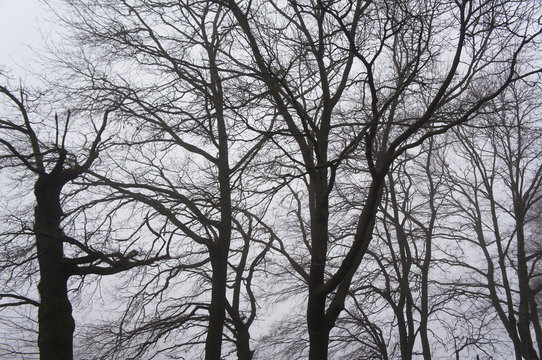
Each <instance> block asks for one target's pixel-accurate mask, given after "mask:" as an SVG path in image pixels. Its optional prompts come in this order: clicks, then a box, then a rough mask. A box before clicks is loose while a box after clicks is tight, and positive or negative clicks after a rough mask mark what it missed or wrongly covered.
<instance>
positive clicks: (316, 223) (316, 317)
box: [307, 169, 330, 360]
mask: <svg viewBox="0 0 542 360" xmlns="http://www.w3.org/2000/svg"><path fill="white" fill-rule="evenodd" d="M326 180H327V171H326V170H325V169H320V170H317V171H316V172H315V173H314V174H313V175H312V176H311V184H310V196H309V201H310V204H311V240H312V244H311V245H312V249H311V265H310V274H309V298H308V303H307V328H308V331H309V346H310V348H309V359H310V360H325V359H327V356H328V342H329V331H330V329H329V327H328V325H327V323H326V294H325V293H322V292H321V290H322V286H323V285H324V280H325V279H324V275H325V264H326V257H327V244H328V218H329V214H328V211H329V204H328V198H327V191H326Z"/></svg>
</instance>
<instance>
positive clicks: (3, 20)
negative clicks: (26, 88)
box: [0, 0, 51, 77]
mask: <svg viewBox="0 0 542 360" xmlns="http://www.w3.org/2000/svg"><path fill="white" fill-rule="evenodd" d="M48 14H49V17H50V13H49V12H48V11H47V10H46V8H45V6H44V5H43V4H42V3H41V2H40V0H0V66H1V67H7V68H8V69H10V70H11V73H12V75H14V76H16V77H19V76H22V75H23V74H25V73H26V71H25V69H28V68H29V67H32V64H33V63H35V61H33V60H34V59H35V54H34V53H33V51H32V50H31V49H30V47H31V48H33V49H36V50H38V49H39V48H41V47H42V45H43V40H42V35H41V32H45V33H47V31H44V30H46V29H47V28H50V26H51V24H49V23H46V22H45V21H44V20H45V18H46V17H47V16H48Z"/></svg>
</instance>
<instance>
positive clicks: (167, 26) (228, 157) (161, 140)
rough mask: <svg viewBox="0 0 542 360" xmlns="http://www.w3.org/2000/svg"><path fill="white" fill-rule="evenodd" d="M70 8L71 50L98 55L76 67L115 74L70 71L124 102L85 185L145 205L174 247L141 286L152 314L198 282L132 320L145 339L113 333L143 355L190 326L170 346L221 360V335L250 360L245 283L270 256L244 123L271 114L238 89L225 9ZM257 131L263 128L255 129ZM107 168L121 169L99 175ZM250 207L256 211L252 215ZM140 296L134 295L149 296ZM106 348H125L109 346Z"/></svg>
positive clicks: (195, 5)
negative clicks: (105, 152)
mask: <svg viewBox="0 0 542 360" xmlns="http://www.w3.org/2000/svg"><path fill="white" fill-rule="evenodd" d="M71 5H73V8H72V10H73V12H72V13H71V14H70V15H66V16H67V21H68V22H69V23H70V26H71V27H72V29H73V30H74V31H75V33H76V34H77V36H78V37H79V42H78V45H80V46H81V47H82V48H84V49H85V51H88V52H89V53H95V54H101V55H102V56H101V58H99V59H86V60H85V61H86V62H85V66H88V67H89V68H93V67H97V68H100V69H102V68H107V67H108V66H111V64H113V65H112V68H114V70H111V69H109V70H104V71H103V74H101V75H100V76H99V77H94V73H93V74H88V73H87V71H86V68H85V67H84V66H82V67H79V68H76V69H75V72H78V73H79V74H78V76H80V77H82V78H83V79H84V81H85V82H86V83H88V84H91V85H89V87H92V88H94V90H96V89H101V88H105V89H107V91H109V92H111V93H115V94H117V96H120V97H122V98H124V99H125V100H124V102H123V103H122V104H121V105H120V106H119V108H118V113H119V118H122V121H123V124H124V125H123V126H124V129H125V130H124V131H122V132H121V133H119V134H118V137H117V139H116V140H115V141H116V143H115V145H114V148H115V150H114V151H112V152H111V157H110V158H109V159H105V161H104V162H103V167H104V169H103V170H102V171H101V173H99V172H98V171H96V172H93V175H94V176H95V177H96V179H97V180H96V181H95V182H94V184H95V185H96V184H100V185H106V186H109V187H111V189H114V193H115V194H117V195H112V196H120V197H122V196H126V197H129V198H131V199H133V200H135V201H137V202H138V203H140V204H142V205H141V206H143V207H145V208H147V209H149V211H151V212H152V213H153V214H154V216H155V220H156V219H160V220H157V221H161V222H162V223H161V225H159V228H160V229H163V231H164V232H165V233H167V234H168V236H170V237H171V238H172V239H173V243H174V244H175V247H176V249H177V250H176V251H175V254H174V255H173V254H172V256H173V257H175V258H182V257H184V258H185V259H186V261H185V262H183V263H182V264H179V265H178V266H172V268H170V269H169V270H168V271H167V272H168V275H167V281H166V280H163V282H162V283H159V282H155V283H154V285H153V284H152V283H151V282H152V281H155V280H156V279H151V280H149V283H148V286H149V287H151V286H152V287H153V288H155V289H157V290H153V291H152V293H153V294H152V296H153V297H154V298H155V299H156V301H158V302H159V303H160V304H158V305H156V304H154V305H155V306H156V308H157V309H161V308H165V309H169V310H172V309H174V308H175V306H173V305H172V304H171V303H168V302H167V301H165V300H161V299H162V297H163V294H164V291H165V289H166V288H168V287H170V286H171V285H172V283H176V282H183V281H185V280H184V279H183V276H185V274H189V275H188V276H191V275H194V274H197V276H198V279H197V280H196V281H197V282H200V281H201V283H199V284H198V285H200V287H198V290H197V291H194V294H193V295H194V296H191V295H190V296H188V294H185V297H184V301H186V302H184V301H183V303H182V304H178V306H177V307H176V310H178V311H179V313H177V312H176V310H172V311H171V312H170V311H160V310H156V311H154V315H155V316H156V317H155V318H153V319H152V320H151V319H150V318H149V317H148V316H147V317H146V319H141V320H142V321H140V323H139V327H140V328H141V330H142V331H141V333H140V334H141V335H142V336H144V337H145V336H148V338H146V341H145V342H138V341H137V340H135V339H138V336H137V329H136V328H134V329H132V330H133V331H130V332H126V331H124V330H125V329H124V330H123V329H120V330H119V335H120V334H122V335H126V334H130V341H131V343H132V344H136V345H137V350H136V355H138V356H141V354H142V353H143V352H144V351H146V350H149V348H151V347H152V346H153V345H154V344H155V343H156V342H157V341H158V339H160V338H162V337H165V336H169V332H170V331H176V329H177V328H183V329H184V330H186V329H188V328H191V329H192V330H187V331H188V332H190V331H194V333H192V335H191V336H190V340H188V341H186V342H185V341H181V342H180V343H179V344H177V345H178V347H183V346H184V347H187V348H190V347H194V346H196V347H197V345H199V344H201V343H202V342H203V340H202V339H203V338H204V339H205V340H204V343H205V350H204V353H205V358H206V359H220V357H221V354H222V344H223V340H224V339H227V340H231V342H233V343H234V344H235V346H236V349H237V353H238V356H239V358H243V359H251V358H252V350H251V349H250V335H249V331H248V328H249V326H250V325H251V323H252V322H253V321H254V319H255V316H256V299H255V296H254V294H253V290H252V278H253V276H254V274H255V273H256V272H257V265H258V264H259V263H260V262H262V261H263V257H264V255H265V253H266V252H267V250H268V249H269V247H268V244H267V242H268V240H269V236H268V235H264V233H265V231H262V230H261V226H260V225H259V224H258V222H257V221H255V220H254V219H255V217H254V216H255V215H256V214H258V213H264V212H265V209H264V207H263V206H262V203H261V201H262V197H258V198H257V197H256V196H255V194H256V195H257V191H256V187H257V186H258V185H254V183H253V182H251V181H250V180H249V179H247V178H246V174H247V173H248V172H249V170H247V169H248V166H249V164H250V162H251V161H252V159H253V158H254V157H255V156H257V154H258V151H260V149H261V148H262V145H263V144H264V143H265V142H266V140H267V137H266V136H264V135H262V134H261V133H260V132H257V131H254V130H253V129H252V128H253V126H257V127H260V126H261V124H260V123H259V121H258V119H256V118H254V116H255V115H256V114H258V113H259V114H261V115H262V117H263V119H265V120H266V121H268V120H269V121H270V122H271V123H272V115H269V114H267V113H266V111H260V110H258V109H257V102H258V101H259V99H260V98H261V97H262V96H263V95H262V94H260V93H258V92H255V93H253V94H250V95H247V94H245V93H240V92H239V91H238V89H239V88H244V89H250V86H251V85H250V84H251V81H252V80H251V79H246V78H245V75H244V74H243V73H242V71H241V70H240V69H235V68H232V67H231V66H229V64H228V62H229V61H230V60H231V56H232V54H229V53H228V52H229V49H230V48H231V47H232V42H233V41H234V39H233V38H232V36H231V33H232V31H231V26H232V24H231V19H230V17H229V14H228V12H227V11H226V10H225V9H224V7H223V6H222V5H218V4H214V3H213V2H212V1H203V2H193V1H180V2H177V3H170V2H155V1H140V2H131V1H121V2H118V3H108V2H102V1H88V2H83V3H78V4H71ZM71 15H73V16H71ZM70 16H71V17H70ZM89 19H93V20H92V21H88V20H89ZM68 62H69V61H66V63H68ZM135 69H137V72H138V74H137V75H138V76H137V77H136V76H134V75H133V74H134V73H133V71H134V70H135ZM245 96H246V97H245ZM254 104H255V105H254ZM251 106H254V109H253V108H251ZM254 124H256V125H254ZM263 127H264V129H267V128H269V127H270V125H269V124H268V123H265V122H263ZM111 163H116V164H119V166H120V168H121V170H120V171H116V172H112V171H108V167H109V166H110V165H109V164H111ZM256 205H259V206H261V207H260V208H259V209H255V210H254V211H252V210H251V209H252V208H254V207H255V206H256ZM261 209H263V210H261ZM252 213H254V214H252ZM256 240H258V241H256ZM172 251H173V250H172ZM188 254H192V255H193V256H192V257H190V256H188ZM208 265H210V267H209V266H208ZM177 284H178V283H177ZM178 285H179V286H181V285H180V284H178ZM160 289H162V290H160ZM230 290H231V292H230ZM147 291H148V290H146V291H145V292H143V293H141V296H147V297H150V296H149V295H148V293H147ZM177 291H180V290H178V289H177ZM228 293H231V296H228ZM208 296H210V301H208V300H207V297H208ZM142 304H145V305H146V306H147V305H149V304H150V303H149V302H147V301H143V302H142ZM135 306H136V304H132V307H135ZM140 309H143V307H140ZM141 311H142V312H143V310H141ZM129 312H131V313H133V312H134V309H133V308H132V309H129ZM134 319H136V317H134ZM136 322H137V321H136ZM181 324H182V326H181ZM225 325H226V327H227V328H226V329H225V328H224V326H225ZM123 326H128V322H126V323H125V324H123ZM196 328H199V329H200V330H195V329H196ZM201 329H203V330H201ZM227 330H229V331H230V332H229V333H228V331H227ZM119 339H120V338H119ZM125 340H128V339H127V338H126V339H125ZM119 344H121V345H119ZM115 349H116V350H119V351H126V350H127V347H126V346H125V344H124V345H123V343H122V342H116V346H115V348H114V349H112V351H115ZM175 349H176V346H172V347H171V348H170V349H169V350H170V351H175ZM119 356H120V355H119Z"/></svg>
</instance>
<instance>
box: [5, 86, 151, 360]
mask: <svg viewBox="0 0 542 360" xmlns="http://www.w3.org/2000/svg"><path fill="white" fill-rule="evenodd" d="M0 95H1V96H2V107H3V110H4V112H3V116H2V118H1V119H0V131H1V133H2V136H1V139H0V144H1V145H2V146H1V148H0V149H1V151H2V152H1V153H0V160H1V163H0V165H1V166H2V169H3V171H9V172H18V174H17V175H15V176H14V177H15V178H16V179H19V181H20V182H21V183H22V184H24V185H26V186H28V187H29V188H31V189H33V193H34V196H35V200H34V204H35V206H34V214H33V217H32V222H33V225H32V228H31V229H30V228H24V227H23V228H22V229H20V231H18V232H12V233H11V234H9V233H8V234H4V238H3V240H5V241H7V244H8V249H14V248H15V247H17V246H19V247H20V248H21V249H24V250H23V251H22V252H20V253H18V254H17V253H16V254H10V255H9V256H8V257H4V258H3V260H7V261H6V262H3V264H2V266H3V267H5V268H8V269H9V268H16V269H17V268H20V267H22V266H31V265H27V264H26V263H28V262H32V261H35V260H37V263H38V266H39V284H38V290H39V297H40V299H39V301H37V300H33V299H30V298H27V297H26V296H22V295H20V294H18V293H8V294H3V296H2V298H4V299H8V300H12V301H9V302H6V303H2V304H1V305H0V306H2V307H6V306H13V305H19V304H31V305H34V306H37V307H38V309H39V310H38V324H39V336H38V346H39V350H40V358H41V359H72V358H73V332H74V329H75V323H74V320H73V317H72V306H71V303H70V300H69V298H68V279H69V278H70V277H71V276H74V275H77V276H85V275H90V274H96V275H108V274H114V273H118V272H121V271H125V270H128V269H131V268H133V267H135V266H140V265H145V264H149V263H152V262H153V261H154V260H156V259H158V258H155V257H152V256H151V254H148V255H147V256H146V257H145V258H144V259H139V258H136V257H135V256H133V255H131V254H126V253H122V252H107V251H106V249H105V248H100V247H95V246H94V245H93V244H92V242H91V241H92V240H93V239H92V238H91V237H90V236H89V237H86V236H85V237H83V238H81V239H76V238H74V237H72V236H70V235H69V234H68V233H66V232H65V231H64V224H63V223H62V222H63V220H64V218H65V214H64V213H63V210H62V208H63V201H65V199H66V198H65V197H64V196H63V190H64V188H65V187H66V186H67V185H68V184H70V183H72V182H73V181H74V180H76V179H78V178H80V177H82V176H83V174H84V173H85V172H87V171H89V169H90V168H91V166H92V165H93V163H94V162H95V161H96V159H97V158H98V153H99V151H100V149H102V148H103V147H104V142H103V139H102V136H103V135H104V132H105V130H106V127H107V124H108V121H109V118H110V115H111V113H112V112H113V111H114V110H115V109H116V107H117V106H118V103H117V102H111V103H110V104H109V106H107V107H106V109H105V110H104V111H103V112H102V114H103V115H102V116H101V119H100V120H95V119H94V118H92V117H91V118H90V121H89V125H90V126H89V128H78V130H77V131H80V132H79V134H77V133H75V131H72V132H70V128H73V127H74V126H73V124H72V122H76V121H81V120H80V119H77V120H74V116H76V115H72V114H71V113H70V112H69V111H68V112H67V113H66V115H65V118H64V119H61V117H60V116H58V115H56V114H55V115H54V116H53V117H52V118H51V117H48V116H47V114H45V115H44V114H41V113H40V112H39V110H40V107H39V106H38V103H37V102H38V100H40V98H39V97H33V96H32V94H30V93H29V92H28V91H26V90H25V89H24V88H22V87H18V88H15V89H13V90H12V89H10V88H8V85H0ZM79 136H81V137H82V138H83V140H82V142H78V140H79V139H77V138H78V137H79ZM12 176H13V175H12ZM32 180H34V183H33V184H31V183H29V182H30V181H32ZM25 215H26V216H28V215H29V214H25ZM26 223H30V221H27V222H26ZM6 235H8V236H6ZM29 235H31V236H29ZM30 239H33V242H32V243H25V241H29V240H30ZM18 241H21V242H22V244H21V245H18V244H17V242H18ZM12 243H15V244H14V245H15V246H12ZM66 248H71V249H66ZM71 255H73V256H71ZM10 257H11V259H10ZM8 271H9V270H8ZM16 271H20V270H16Z"/></svg>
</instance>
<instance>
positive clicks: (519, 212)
mask: <svg viewBox="0 0 542 360" xmlns="http://www.w3.org/2000/svg"><path fill="white" fill-rule="evenodd" d="M539 91H540V89H539V88H538V87H537V86H535V85H531V86H527V85H526V84H517V85H515V86H513V87H511V88H510V90H509V91H507V92H505V93H503V94H502V95H501V96H500V97H499V98H498V99H496V100H495V101H494V102H492V104H491V106H489V107H488V108H487V112H486V114H485V115H484V118H485V119H486V124H487V126H486V127H485V128H484V129H483V130H480V129H469V128H463V129H461V130H460V131H457V136H458V138H459V141H460V142H461V148H460V150H459V151H458V154H459V155H460V156H461V159H463V160H464V163H465V164H466V165H463V166H459V167H456V168H454V171H453V172H452V173H451V174H450V176H451V179H450V183H451V186H453V188H454V192H453V194H454V196H452V197H451V199H453V200H454V206H455V207H456V209H457V214H458V216H461V218H459V219H457V223H458V229H460V230H459V231H457V232H456V233H455V234H454V235H455V236H456V237H457V238H460V239H463V240H462V241H464V242H465V247H464V249H466V248H467V246H466V244H468V243H470V244H471V246H470V249H471V251H472V252H474V251H476V252H477V254H479V257H480V260H481V261H483V265H480V264H479V263H476V264H475V263H472V261H469V259H472V255H470V256H468V257H466V258H464V259H463V260H462V261H461V262H459V263H458V265H460V266H462V267H463V268H464V269H467V271H468V272H469V274H470V276H472V277H473V279H475V280H472V281H471V282H469V283H466V284H464V286H465V287H467V288H470V289H471V290H470V291H471V293H472V294H473V295H474V294H478V297H480V298H481V299H484V300H485V301H487V302H488V303H489V304H491V306H492V308H493V311H494V312H495V313H496V315H497V316H498V318H499V320H500V322H501V323H502V326H503V328H504V329H505V331H506V333H507V334H508V336H509V338H510V340H511V342H512V344H513V347H514V350H515V356H516V358H517V359H521V358H524V359H539V358H540V356H541V353H542V352H541V350H540V349H541V348H540V343H541V337H540V336H541V331H540V319H539V316H538V305H537V304H538V303H537V300H536V297H535V293H536V290H535V289H533V287H532V284H533V281H534V279H535V278H536V277H538V276H539V272H538V271H537V261H538V260H537V255H535V254H533V255H530V256H529V255H528V249H529V248H530V246H531V245H530V244H529V232H528V229H529V224H530V223H532V222H533V221H534V219H535V218H536V216H535V217H532V215H529V214H533V213H535V212H532V211H531V210H532V209H534V208H535V207H536V206H537V204H538V203H539V202H540V195H539V194H540V186H541V177H540V175H541V174H542V167H541V163H540V155H541V153H540V149H541V146H540V145H541V143H540V139H541V137H540V134H541V133H540V126H539V122H540V110H539V109H540V108H539V105H538V100H537V95H536V94H538V93H539ZM535 99H536V100H535ZM465 251H466V250H465ZM480 260H479V261H480Z"/></svg>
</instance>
